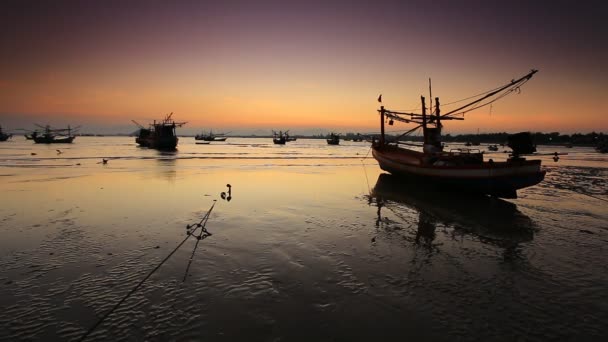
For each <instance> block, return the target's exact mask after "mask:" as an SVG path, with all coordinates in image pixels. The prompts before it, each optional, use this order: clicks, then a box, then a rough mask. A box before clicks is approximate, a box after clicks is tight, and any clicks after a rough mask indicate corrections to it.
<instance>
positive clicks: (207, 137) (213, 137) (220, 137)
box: [194, 130, 230, 141]
mask: <svg viewBox="0 0 608 342" xmlns="http://www.w3.org/2000/svg"><path fill="white" fill-rule="evenodd" d="M228 133H230V132H228ZM228 133H216V134H214V133H213V131H212V130H209V133H205V132H202V133H201V134H197V135H196V136H194V139H195V140H203V141H226V139H228V137H225V136H224V135H226V134H228Z"/></svg>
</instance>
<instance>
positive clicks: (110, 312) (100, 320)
mask: <svg viewBox="0 0 608 342" xmlns="http://www.w3.org/2000/svg"><path fill="white" fill-rule="evenodd" d="M215 203H216V200H214V201H213V205H212V206H211V208H210V209H209V211H207V214H206V215H208V214H209V213H211V210H213V207H214V206H215ZM202 221H203V220H201V222H202ZM194 226H195V227H194V229H193V230H192V231H191V232H190V234H188V235H187V236H186V238H185V239H184V240H183V241H182V242H180V244H179V245H177V247H175V249H174V250H173V251H172V252H171V253H169V255H167V257H165V258H164V259H163V261H161V262H160V263H159V264H158V265H157V266H156V267H154V269H153V270H152V271H150V273H148V275H147V276H146V277H145V278H144V279H142V280H141V281H140V282H139V283H138V284H137V285H136V286H135V287H134V288H133V289H131V291H129V293H127V295H126V296H124V297H123V298H122V299H121V300H120V301H119V302H118V303H116V305H114V307H113V308H112V309H110V311H108V312H107V313H106V314H105V315H104V316H103V317H101V319H99V320H98V321H97V323H95V325H93V326H92V327H91V328H90V329H89V330H88V331H87V332H86V333H85V334H84V335H82V337H80V339H79V340H78V341H84V340H85V339H86V338H87V337H88V336H89V335H90V334H91V333H92V332H93V331H95V329H97V327H98V326H99V325H100V324H101V323H102V322H103V321H104V320H105V319H106V318H108V316H110V315H111V314H112V313H113V312H114V311H115V310H116V309H118V307H119V306H120V305H121V304H122V303H123V302H124V301H125V300H127V298H129V297H130V296H131V295H132V294H133V293H135V291H137V289H139V287H140V286H141V285H143V283H144V282H145V281H146V280H148V278H150V277H151V276H152V274H154V272H156V271H157V270H158V269H159V268H160V267H161V266H162V265H163V264H164V263H165V262H166V261H167V260H169V258H170V257H171V256H172V255H173V254H174V253H175V252H177V250H178V249H179V248H180V247H181V246H182V245H183V244H184V243H185V242H186V241H187V240H188V239H189V238H190V235H192V234H193V233H194V231H196V230H197V229H198V228H199V227H202V226H200V223H199V224H198V225H194Z"/></svg>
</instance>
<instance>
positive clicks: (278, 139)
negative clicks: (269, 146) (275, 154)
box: [272, 131, 289, 145]
mask: <svg viewBox="0 0 608 342" xmlns="http://www.w3.org/2000/svg"><path fill="white" fill-rule="evenodd" d="M287 132H289V131H285V132H283V131H278V132H275V131H272V142H273V143H275V144H277V145H285V143H286V142H287V139H289V134H287Z"/></svg>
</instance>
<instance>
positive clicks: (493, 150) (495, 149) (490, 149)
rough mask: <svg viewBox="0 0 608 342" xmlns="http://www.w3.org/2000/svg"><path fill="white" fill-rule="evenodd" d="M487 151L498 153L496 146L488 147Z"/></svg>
mask: <svg viewBox="0 0 608 342" xmlns="http://www.w3.org/2000/svg"><path fill="white" fill-rule="evenodd" d="M488 151H492V152H496V151H498V146H496V145H488Z"/></svg>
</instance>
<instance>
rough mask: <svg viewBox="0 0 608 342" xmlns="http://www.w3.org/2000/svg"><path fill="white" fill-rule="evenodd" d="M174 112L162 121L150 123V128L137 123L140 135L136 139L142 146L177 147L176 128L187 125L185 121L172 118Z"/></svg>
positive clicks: (161, 148) (169, 148)
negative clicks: (176, 120)
mask: <svg viewBox="0 0 608 342" xmlns="http://www.w3.org/2000/svg"><path fill="white" fill-rule="evenodd" d="M172 116H173V113H170V114H168V115H167V116H166V117H165V118H164V119H163V120H162V121H160V122H156V120H155V121H154V123H152V124H150V126H149V128H145V127H143V126H142V125H139V124H138V123H137V122H135V121H133V122H135V124H137V125H138V126H139V127H140V129H139V136H138V137H137V138H136V139H135V142H136V143H138V144H139V146H142V147H149V148H155V149H159V150H164V149H166V150H173V149H175V148H176V147H177V142H178V141H179V139H178V138H177V135H176V134H175V128H176V127H181V126H183V125H185V124H186V123H185V122H175V121H173V119H172V118H171V117H172Z"/></svg>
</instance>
